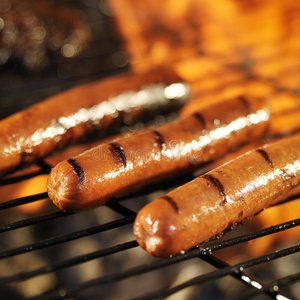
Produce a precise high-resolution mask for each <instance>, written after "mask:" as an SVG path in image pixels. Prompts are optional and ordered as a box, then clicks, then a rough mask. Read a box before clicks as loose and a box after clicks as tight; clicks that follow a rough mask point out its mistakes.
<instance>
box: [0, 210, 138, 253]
mask: <svg viewBox="0 0 300 300" xmlns="http://www.w3.org/2000/svg"><path fill="white" fill-rule="evenodd" d="M133 220H134V216H132V217H126V218H123V219H117V220H115V221H112V222H109V223H106V224H102V225H99V226H95V227H91V228H87V229H84V230H80V231H76V232H72V233H69V234H65V235H62V236H56V237H52V238H49V239H46V240H43V241H40V242H37V243H33V244H29V245H25V246H23V247H19V248H15V249H11V250H8V251H4V252H0V259H4V258H7V257H11V256H15V255H19V254H23V253H27V252H30V251H34V250H38V249H43V248H47V247H50V246H54V245H58V244H61V243H66V242H69V241H73V240H77V239H80V238H83V237H86V236H89V235H92V234H96V233H99V232H103V231H107V230H110V229H113V228H118V227H121V226H124V225H127V224H130V223H132V222H133Z"/></svg>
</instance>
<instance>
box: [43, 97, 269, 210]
mask: <svg viewBox="0 0 300 300" xmlns="http://www.w3.org/2000/svg"><path fill="white" fill-rule="evenodd" d="M268 121H269V109H268V107H267V106H266V105H265V103H264V101H262V100H261V99H257V98H246V97H243V96H241V97H236V98H233V99H230V100H228V101H223V102H222V103H219V104H215V105H212V106H211V107H207V108H204V109H203V110H201V111H198V112H195V113H193V114H191V115H189V116H185V117H182V118H178V119H177V120H175V121H173V122H170V123H168V124H166V125H163V126H160V127H157V128H155V129H154V130H153V129H149V130H145V131H143V132H142V133H139V134H134V135H129V136H127V137H125V138H120V139H117V140H115V141H114V142H113V143H109V144H102V145H100V146H98V147H95V148H92V149H90V150H88V151H86V152H84V153H82V154H80V155H78V156H76V157H73V158H71V159H68V160H65V161H63V162H61V163H59V164H58V165H56V166H55V167H54V168H53V169H52V171H51V173H50V175H49V178H48V184H47V186H48V195H49V197H50V199H51V200H52V201H53V202H54V204H55V205H57V206H58V207H59V208H60V209H62V210H65V211H79V210H84V209H89V208H93V207H96V206H99V205H102V204H103V203H105V202H106V201H108V200H109V199H111V198H115V197H120V196H123V195H126V194H129V193H131V192H133V191H136V190H138V189H140V188H142V187H145V186H147V185H150V184H153V183H156V182H159V181H162V180H166V179H170V178H171V177H172V176H178V175H179V174H181V173H182V172H185V171H187V170H190V169H193V168H195V167H197V166H199V165H200V164H203V163H205V162H208V161H211V160H213V159H216V158H218V157H220V156H222V155H224V154H225V153H227V152H228V151H230V150H233V149H234V148H235V147H237V146H239V145H242V144H245V143H247V142H249V141H251V140H256V139H257V138H258V137H261V136H263V135H264V133H265V132H266V130H267V126H268Z"/></svg>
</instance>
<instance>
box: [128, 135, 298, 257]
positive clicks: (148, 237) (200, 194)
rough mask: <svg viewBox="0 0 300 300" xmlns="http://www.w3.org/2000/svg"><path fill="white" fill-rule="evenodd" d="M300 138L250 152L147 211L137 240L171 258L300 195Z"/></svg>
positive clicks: (141, 215) (143, 211) (138, 225)
mask: <svg viewBox="0 0 300 300" xmlns="http://www.w3.org/2000/svg"><path fill="white" fill-rule="evenodd" d="M299 149H300V135H299V134H298V135H295V136H292V137H289V138H284V139H282V140H277V141H275V142H273V143H270V144H266V145H264V146H262V147H259V148H257V149H256V150H252V151H249V152H247V153H246V154H244V155H242V156H239V157H238V158H236V159H233V160H232V161H230V162H228V163H225V164H224V165H222V166H220V167H218V168H216V169H213V170H211V171H209V172H207V173H206V174H204V175H202V176H200V177H197V178H196V179H194V180H192V181H191V182H189V183H187V184H185V185H182V186H180V187H178V188H177V189H174V190H173V191H171V192H169V193H168V194H166V195H163V196H161V197H159V198H157V199H156V200H154V201H153V202H151V203H149V204H148V205H146V206H145V207H144V208H142V209H141V210H140V212H139V213H138V215H137V217H136V220H135V223H134V234H135V236H136V239H137V241H138V243H139V244H140V246H141V247H142V248H144V249H146V250H147V252H148V253H149V254H151V255H153V256H159V257H167V256H169V255H174V254H176V253H179V252H181V251H184V250H187V249H190V248H191V247H193V246H196V245H198V244H200V243H202V242H205V241H208V240H209V239H211V238H213V237H216V236H219V235H220V234H222V232H224V230H226V229H228V228H233V227H234V226H236V225H237V223H239V222H241V221H242V220H244V219H247V218H249V217H251V216H253V215H254V214H256V213H258V212H260V211H262V210H263V209H265V208H266V207H268V206H270V205H273V204H275V203H278V202H279V201H281V200H284V199H287V198H288V197H289V196H292V195H294V194H297V193H299V192H300V151H299Z"/></svg>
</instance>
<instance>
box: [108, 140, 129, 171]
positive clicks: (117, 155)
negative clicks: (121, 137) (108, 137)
mask: <svg viewBox="0 0 300 300" xmlns="http://www.w3.org/2000/svg"><path fill="white" fill-rule="evenodd" d="M109 145H110V146H111V153H112V157H113V159H114V160H115V161H116V162H121V163H122V164H123V166H124V168H126V164H127V159H126V156H125V152H124V150H123V147H122V146H120V145H119V144H118V143H110V144H109Z"/></svg>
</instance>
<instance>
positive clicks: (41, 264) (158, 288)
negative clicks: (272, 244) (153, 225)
mask: <svg viewBox="0 0 300 300" xmlns="http://www.w3.org/2000/svg"><path fill="white" fill-rule="evenodd" d="M65 2H68V0H66V1H65ZM78 2H80V3H81V4H80V5H81V7H83V8H84V9H86V10H88V12H89V13H91V15H90V17H91V16H93V17H92V18H89V20H92V24H90V25H91V26H92V28H94V30H95V28H96V27H97V28H100V29H101V28H103V27H104V28H109V29H108V30H100V33H102V34H103V35H101V34H100V33H99V32H96V33H95V36H94V39H93V41H92V43H91V45H92V48H98V49H99V51H100V49H107V51H106V52H105V51H104V52H103V50H101V53H98V54H96V55H95V54H91V52H89V51H87V53H85V54H84V55H83V57H81V58H80V60H79V61H78V62H72V63H71V65H70V68H73V69H78V70H79V67H78V66H79V65H80V64H82V63H83V64H84V65H85V66H87V65H89V66H92V68H91V69H88V68H86V69H85V72H84V73H83V72H82V70H81V71H79V72H78V73H77V74H72V76H70V77H68V78H61V77H59V76H58V75H57V74H55V73H53V72H52V73H50V74H49V73H48V74H47V75H44V76H42V77H41V78H37V76H36V75H30V76H28V74H26V76H24V77H23V76H21V75H19V74H18V75H16V74H15V73H13V74H12V72H11V71H7V70H1V71H2V73H3V74H4V75H5V76H1V78H2V79H1V78H0V86H1V87H0V93H1V97H0V107H1V111H0V118H3V117H4V116H6V115H8V114H10V113H12V112H13V111H14V110H17V109H21V108H23V107H25V106H27V105H29V104H31V103H33V102H36V101H38V100H40V99H42V98H44V97H46V96H49V95H50V94H52V93H55V92H57V89H60V90H63V89H67V88H69V87H70V86H73V85H76V84H79V83H83V82H86V81H89V80H91V79H95V78H97V77H102V76H105V75H109V74H112V73H115V72H121V71H123V70H124V68H126V67H127V66H120V65H119V66H116V65H113V64H112V63H111V62H112V56H113V54H114V53H116V52H119V51H120V47H121V44H120V42H119V41H118V39H117V37H116V36H115V33H114V31H113V30H112V29H111V23H112V21H111V19H110V18H109V17H108V16H107V15H105V14H103V12H101V11H100V10H97V9H95V7H97V8H98V7H99V3H102V7H104V6H103V3H104V2H103V1H98V0H95V1H90V0H89V5H87V2H88V1H85V0H82V1H78ZM97 14H98V15H97ZM96 20H101V22H100V21H96ZM97 22H98V23H97ZM99 25H101V26H99ZM102 26H103V27H102ZM103 41H106V42H107V43H108V45H110V46H109V47H103ZM93 53H94V52H93ZM88 62H89V63H88ZM91 62H92V63H91ZM93 62H94V63H93ZM64 67H65V68H67V66H66V65H65V66H64ZM20 76H21V78H22V80H20ZM4 77H5V78H6V79H5V80H6V81H5V82H7V79H8V78H10V79H11V82H17V83H18V84H17V86H18V88H17V89H15V88H13V86H7V85H5V84H1V83H5V82H4V81H2V80H4ZM20 82H22V83H20ZM32 90H35V92H32ZM20 97H21V98H22V101H19V99H20ZM36 167H37V169H36V170H35V171H32V172H31V171H30V172H29V173H26V174H22V175H19V176H13V177H8V178H5V179H3V180H2V181H0V193H1V195H3V190H4V189H5V187H9V186H13V185H14V184H19V183H24V184H25V185H26V183H27V181H28V180H30V179H34V178H37V177H39V176H41V175H44V174H48V173H49V172H50V169H51V166H50V165H48V164H47V163H46V162H40V164H39V165H38V166H36ZM188 179H189V178H185V179H179V182H173V183H171V184H170V183H167V184H164V185H160V186H157V187H155V190H153V191H152V190H144V191H142V192H141V193H139V194H135V195H132V196H130V197H125V198H122V199H119V200H113V201H110V202H109V203H107V204H106V205H104V206H103V207H101V208H98V209H94V210H91V211H86V212H81V213H65V212H61V211H58V210H56V208H55V207H54V206H53V205H51V203H48V204H47V206H46V208H45V209H44V210H43V211H42V212H37V213H35V214H34V215H32V214H30V215H29V214H26V213H21V212H20V211H19V210H18V208H20V207H22V206H23V205H25V204H28V203H38V202H39V201H43V200H44V199H47V194H46V193H45V192H42V193H37V194H30V195H29V196H26V197H21V198H14V199H12V200H10V201H5V202H3V201H2V203H0V214H1V218H2V221H1V224H0V237H1V244H0V245H1V247H0V268H1V270H2V271H1V276H0V293H1V295H2V296H3V297H4V298H5V297H6V298H10V299H24V298H26V299H36V300H37V299H43V300H44V299H68V298H70V297H72V298H74V299H159V298H165V297H167V296H171V295H172V296H173V298H170V299H172V300H176V299H179V298H180V299H190V300H193V299H199V298H203V299H224V298H230V299H234V298H236V299H251V298H255V299H294V298H296V296H295V295H297V293H296V292H295V290H296V291H297V289H293V287H296V286H297V284H298V285H299V282H300V273H299V272H298V271H297V270H299V254H298V252H299V251H300V245H299V244H288V245H287V244H280V245H278V246H277V248H276V249H277V250H276V251H274V252H270V253H269V254H268V255H264V256H259V255H255V253H254V254H253V256H252V257H247V255H242V256H241V257H238V256H239V255H238V254H243V253H240V252H239V251H237V250H236V249H237V247H242V246H243V245H245V244H247V243H251V242H252V241H255V240H258V239H264V238H266V237H267V236H272V235H276V234H277V233H279V232H280V231H288V230H291V229H292V228H295V227H298V226H299V225H300V219H295V220H289V221H287V222H284V223H280V224H273V226H271V227H267V228H262V229H260V230H256V231H253V230H251V229H249V228H247V227H246V228H243V229H242V230H241V231H239V227H238V228H236V229H235V230H234V231H232V232H230V233H228V235H225V236H224V237H223V238H221V239H219V240H214V241H211V242H209V243H206V244H204V245H202V247H199V248H194V249H191V250H189V251H186V252H184V253H182V254H179V255H176V256H173V257H170V258H167V259H156V258H152V257H149V255H147V254H146V253H145V252H144V251H143V250H141V249H139V247H138V245H137V243H136V241H135V240H134V236H133V234H132V223H133V221H134V218H135V215H136V213H137V211H138V209H139V208H140V207H141V206H142V205H143V204H145V203H146V202H148V201H149V200H150V199H152V198H154V196H156V195H157V194H160V193H164V192H165V191H167V190H168V189H170V188H172V187H173V186H174V185H177V184H180V183H183V181H184V180H185V181H187V180H188ZM290 201H299V200H293V199H290ZM49 202H50V201H49ZM280 205H284V204H280ZM243 230H245V231H243ZM25 236H26V238H25ZM77 242H78V243H77ZM224 251H227V252H226V253H228V252H229V253H230V252H232V253H234V256H235V258H236V259H234V260H230V259H228V258H227V256H226V255H225V254H224ZM241 251H242V250H241ZM292 257H293V258H294V260H293V261H292V262H289V263H291V264H295V265H296V266H297V267H296V269H295V268H294V269H293V268H288V270H287V272H288V273H287V274H284V273H279V275H278V274H277V273H276V274H275V273H274V272H273V271H274V269H275V267H273V266H274V264H276V263H277V262H279V261H284V259H285V258H292ZM27 261H28V263H27ZM228 261H230V262H228ZM89 263H92V264H93V265H90V264H89ZM283 263H284V266H285V267H286V263H285V261H284V262H283ZM297 263H298V264H297ZM7 266H8V267H7ZM268 269H270V270H271V271H269V272H268V271H267V270H268ZM90 270H94V271H93V273H92V274H90V273H89V272H90ZM184 270H187V271H184ZM180 274H183V275H181V276H179V275H180ZM47 276H50V277H47ZM179 277H180V278H179ZM43 278H45V279H43ZM178 278H179V279H178ZM45 281H47V282H48V283H49V282H53V283H52V284H50V285H46V286H44V287H42V286H43V285H45ZM222 282H223V283H222ZM224 282H225V285H226V287H225V288H224V287H223V286H224ZM222 284H223V286H222ZM191 289H192V290H191ZM227 290H228V293H226V291H227ZM180 291H181V292H185V293H186V294H184V295H185V296H184V297H179V298H178V297H177V298H176V295H178V292H180ZM189 291H190V292H189ZM298 291H299V289H298Z"/></svg>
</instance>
